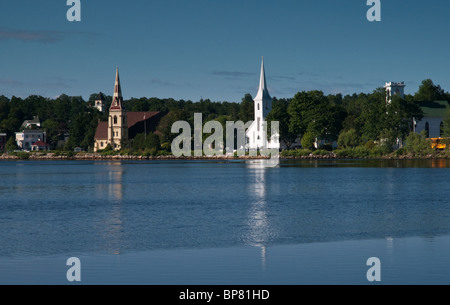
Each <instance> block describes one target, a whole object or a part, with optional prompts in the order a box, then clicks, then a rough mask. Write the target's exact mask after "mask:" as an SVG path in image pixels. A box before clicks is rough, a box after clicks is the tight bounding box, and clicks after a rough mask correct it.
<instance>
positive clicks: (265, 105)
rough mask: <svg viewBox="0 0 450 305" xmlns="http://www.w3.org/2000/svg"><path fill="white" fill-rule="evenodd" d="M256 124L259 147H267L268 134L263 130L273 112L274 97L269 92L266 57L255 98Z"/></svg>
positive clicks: (262, 63)
mask: <svg viewBox="0 0 450 305" xmlns="http://www.w3.org/2000/svg"><path fill="white" fill-rule="evenodd" d="M253 100H254V102H255V106H254V107H255V123H256V139H255V142H256V144H257V147H258V148H259V147H265V146H266V134H264V130H263V122H264V121H265V120H266V117H267V115H268V114H269V112H270V111H271V110H272V97H271V96H270V94H269V91H268V90H267V83H266V71H265V69H264V57H263V58H262V62H261V74H260V79H259V89H258V93H257V94H256V96H255V98H254V99H253Z"/></svg>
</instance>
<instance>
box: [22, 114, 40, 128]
mask: <svg viewBox="0 0 450 305" xmlns="http://www.w3.org/2000/svg"><path fill="white" fill-rule="evenodd" d="M37 124H41V120H40V119H39V117H38V116H35V117H34V118H33V119H32V120H25V121H23V123H22V127H25V126H27V125H37Z"/></svg>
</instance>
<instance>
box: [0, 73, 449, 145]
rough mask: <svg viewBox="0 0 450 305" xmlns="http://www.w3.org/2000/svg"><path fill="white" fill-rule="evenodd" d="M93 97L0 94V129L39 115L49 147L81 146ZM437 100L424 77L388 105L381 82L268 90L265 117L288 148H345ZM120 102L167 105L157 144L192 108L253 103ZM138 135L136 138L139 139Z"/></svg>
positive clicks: (393, 134) (237, 109)
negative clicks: (319, 144) (357, 88)
mask: <svg viewBox="0 0 450 305" xmlns="http://www.w3.org/2000/svg"><path fill="white" fill-rule="evenodd" d="M97 96H98V94H97V93H95V94H91V95H90V97H89V99H88V100H87V101H85V100H84V99H83V98H82V97H81V96H67V95H65V94H62V95H61V96H59V97H58V98H53V99H52V98H46V97H42V96H37V95H31V96H29V97H27V98H24V99H22V98H18V97H15V96H13V97H11V98H7V97H5V96H0V132H4V133H6V134H7V137H8V138H9V143H10V144H11V143H13V142H14V140H15V139H14V135H15V132H18V131H20V129H21V125H22V123H23V121H25V120H28V119H32V118H33V117H34V116H39V118H40V120H41V123H42V128H43V129H44V130H45V131H46V134H47V142H48V143H49V144H50V145H51V147H52V149H60V150H68V151H71V150H73V149H74V148H75V147H81V148H84V149H85V150H87V151H88V150H90V149H92V147H93V144H94V135H95V131H96V128H97V124H98V121H99V120H102V121H106V120H107V113H101V112H99V111H98V110H97V109H95V108H94V107H93V106H94V101H95V100H96V98H97ZM436 100H447V101H450V94H449V93H448V92H445V91H444V90H443V89H442V88H441V87H440V86H439V85H435V84H434V83H433V81H432V80H430V79H426V80H424V81H423V82H422V84H421V85H420V87H419V88H418V91H417V92H416V93H415V94H413V95H406V96H405V98H404V99H402V98H400V97H398V96H394V97H393V99H392V102H391V103H389V104H388V103H387V102H386V91H385V89H384V88H382V87H380V88H377V89H375V90H374V91H373V92H371V93H359V94H356V93H354V94H353V95H345V96H343V95H342V94H330V95H326V94H324V93H323V92H322V91H318V90H313V91H299V92H298V93H297V94H296V95H295V96H294V97H292V98H280V99H277V98H276V97H275V98H274V100H273V104H272V111H271V112H270V113H269V115H268V118H267V121H274V120H275V121H279V122H280V140H281V141H283V142H284V143H285V144H286V146H287V147H291V146H292V144H293V143H294V142H295V140H296V139H298V138H300V139H302V145H303V146H304V147H305V148H309V147H310V146H311V143H313V142H314V140H315V139H322V140H324V141H325V142H332V141H338V143H339V144H340V146H345V147H352V146H358V145H360V144H364V143H366V142H368V141H379V140H381V139H389V140H391V141H394V140H396V139H404V138H405V137H407V136H408V134H409V133H410V132H411V130H412V125H411V124H412V118H413V117H414V118H416V119H421V118H422V117H423V113H422V110H421V109H420V107H419V106H418V104H417V103H416V102H418V101H436ZM111 101H112V97H111V96H107V95H106V96H105V101H104V103H105V109H106V112H107V110H108V109H109V106H110V104H111ZM124 105H125V107H126V109H127V110H128V111H165V112H168V115H166V116H165V117H164V118H163V119H162V120H161V122H160V125H159V126H158V131H159V133H158V134H159V139H155V138H154V137H153V136H152V137H151V139H152V140H151V141H150V142H151V143H158V144H151V145H153V146H154V145H157V146H161V145H163V144H164V143H166V146H167V143H170V142H171V140H172V139H173V138H174V137H175V136H176V135H174V134H171V132H170V127H171V125H172V123H173V122H175V121H178V120H184V121H188V122H191V124H193V118H194V113H202V114H203V121H204V122H207V121H210V120H216V121H219V122H222V124H224V125H225V122H226V121H239V120H241V121H243V122H248V121H251V120H253V119H254V103H253V99H252V96H251V95H250V94H245V95H244V97H243V98H242V100H241V102H239V103H237V102H214V101H211V100H209V99H201V100H200V101H197V102H193V101H190V100H174V99H171V98H169V99H160V98H155V97H152V98H146V97H142V98H131V99H129V100H125V101H124ZM448 117H449V119H447V121H448V123H445V122H446V120H445V119H444V123H445V125H446V128H447V129H449V131H450V126H448V125H450V114H449V115H448ZM65 134H68V135H69V138H68V141H66V143H65V146H64V147H58V146H57V145H58V140H60V139H62V138H63V137H64V135H65ZM449 135H450V132H449ZM139 139H140V138H139V137H138V140H136V142H141V141H140V140H139ZM147 142H149V141H147ZM131 145H132V144H130V148H132V146H131ZM142 145H143V144H142V143H140V144H138V143H135V145H134V147H136V149H142V148H143V147H145V145H144V146H142Z"/></svg>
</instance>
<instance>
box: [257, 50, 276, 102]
mask: <svg viewBox="0 0 450 305" xmlns="http://www.w3.org/2000/svg"><path fill="white" fill-rule="evenodd" d="M254 99H255V100H266V99H270V100H271V99H272V97H271V96H270V94H269V91H268V90H267V82H266V71H265V69H264V58H263V59H262V63H261V74H260V79H259V89H258V93H257V94H256V97H255V98H254Z"/></svg>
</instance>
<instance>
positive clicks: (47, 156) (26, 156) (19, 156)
mask: <svg viewBox="0 0 450 305" xmlns="http://www.w3.org/2000/svg"><path fill="white" fill-rule="evenodd" d="M260 159H270V157H264V156H240V157H236V156H202V157H195V156H192V157H184V156H183V157H175V156H173V155H161V156H142V155H120V154H118V155H103V154H98V153H76V154H73V153H66V154H65V153H62V154H58V153H15V154H3V155H0V160H80V161H81V160H260ZM280 159H283V160H339V159H358V158H354V157H344V156H339V155H337V154H335V153H333V152H330V153H328V154H309V155H304V156H284V157H283V156H280ZM362 159H385V160H413V159H450V155H449V154H442V153H441V154H440V153H435V154H427V155H420V156H418V155H413V154H407V155H399V156H396V155H394V154H389V155H385V156H380V157H367V158H362Z"/></svg>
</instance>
